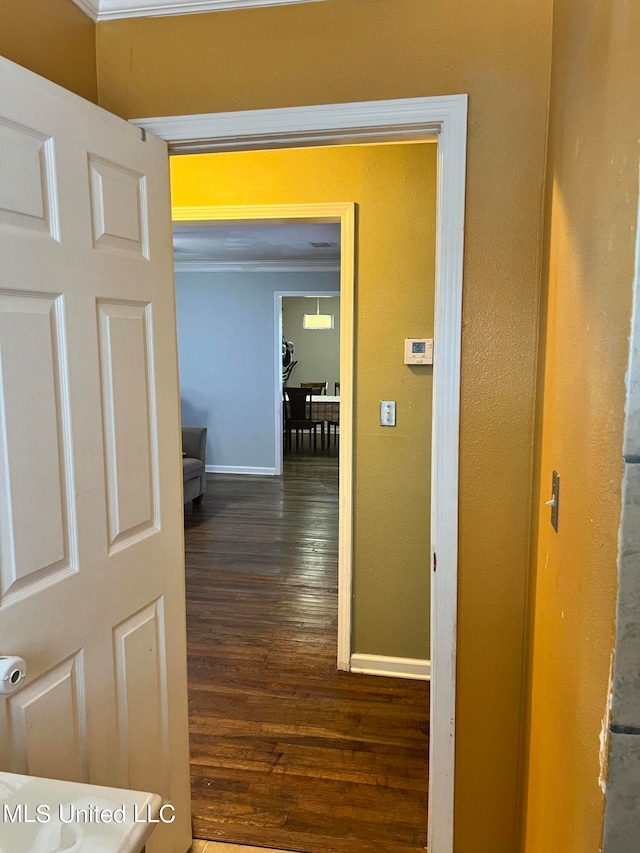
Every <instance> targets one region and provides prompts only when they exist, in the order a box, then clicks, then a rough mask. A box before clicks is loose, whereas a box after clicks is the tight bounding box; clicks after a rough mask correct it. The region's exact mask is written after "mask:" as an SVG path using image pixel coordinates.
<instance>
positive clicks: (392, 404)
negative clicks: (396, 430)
mask: <svg viewBox="0 0 640 853" xmlns="http://www.w3.org/2000/svg"><path fill="white" fill-rule="evenodd" d="M395 425H396V401H395V400H381V401H380V426H388V427H391V426H395Z"/></svg>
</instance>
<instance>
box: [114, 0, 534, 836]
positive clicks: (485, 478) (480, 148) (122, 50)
mask: <svg viewBox="0 0 640 853" xmlns="http://www.w3.org/2000/svg"><path fill="white" fill-rule="evenodd" d="M550 61H551V0H429V2H425V0H327V2H322V3H304V4H301V5H292V6H280V7H271V8H263V9H244V10H238V11H230V12H217V13H213V14H201V15H188V16H178V17H171V18H154V19H146V20H145V19H141V18H139V19H129V20H124V21H114V22H105V23H102V24H99V25H98V78H99V93H100V101H101V103H102V105H103V106H106V107H107V108H108V109H111V110H114V111H115V112H117V113H119V114H120V115H123V116H126V117H132V116H145V115H146V116H151V115H163V114H164V115H166V114H169V115H171V114H180V113H190V112H215V111H220V110H243V109H256V108H266V107H281V106H293V105H300V104H313V103H331V102H342V101H359V100H370V99H371V100H374V99H380V98H402V97H412V96H421V95H437V94H452V93H456V92H468V93H469V95H470V116H469V120H470V125H469V143H468V181H467V212H466V254H465V293H464V330H463V352H462V383H463V389H462V421H461V430H462V432H461V441H462V448H461V460H460V462H461V471H460V489H461V492H460V582H459V610H458V614H459V631H458V636H459V652H458V710H457V713H458V717H457V732H458V737H457V782H456V853H480V851H481V853H487V851H491V853H513V851H515V850H516V849H517V813H518V806H517V791H518V784H517V780H518V760H517V753H518V744H519V742H520V723H521V701H522V667H523V637H524V622H525V617H524V613H525V592H526V577H527V567H528V561H529V545H528V542H529V539H528V537H529V527H530V505H531V488H532V450H533V412H534V391H535V388H534V374H535V369H536V352H537V331H536V321H537V313H538V304H537V300H538V293H539V279H540V269H539V262H540V236H541V221H542V188H543V179H544V158H545V143H546V119H547V107H548V95H549V75H550ZM397 461H398V463H399V464H401V465H403V466H410V464H411V459H410V457H409V456H408V455H401V456H399V458H398V459H397ZM498 500H499V501H500V503H497V501H498ZM383 514H384V505H383V504H381V508H380V515H381V516H382V515H383Z"/></svg>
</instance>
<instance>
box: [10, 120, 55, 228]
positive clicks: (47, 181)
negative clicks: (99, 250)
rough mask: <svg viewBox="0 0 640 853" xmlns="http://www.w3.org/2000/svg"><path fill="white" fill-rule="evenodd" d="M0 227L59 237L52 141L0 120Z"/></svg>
mask: <svg viewBox="0 0 640 853" xmlns="http://www.w3.org/2000/svg"><path fill="white" fill-rule="evenodd" d="M0 225H9V226H13V227H15V228H21V229H24V228H26V229H28V230H30V231H40V232H44V233H46V234H49V235H50V236H52V237H54V238H55V239H58V237H59V225H58V215H57V207H56V191H55V168H54V147H53V139H52V138H50V137H47V136H45V135H43V134H41V133H39V132H38V131H36V130H31V129H30V128H27V127H23V126H21V125H19V124H16V123H14V122H11V121H8V120H4V119H1V118H0Z"/></svg>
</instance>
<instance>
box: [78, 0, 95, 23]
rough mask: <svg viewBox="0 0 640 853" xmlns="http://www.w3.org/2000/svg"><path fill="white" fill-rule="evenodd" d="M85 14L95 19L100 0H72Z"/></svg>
mask: <svg viewBox="0 0 640 853" xmlns="http://www.w3.org/2000/svg"><path fill="white" fill-rule="evenodd" d="M73 2H74V3H75V4H76V6H78V7H79V8H80V9H82V11H83V12H84V13H85V15H88V16H89V17H90V18H91V20H92V21H97V20H98V17H99V15H100V0H73Z"/></svg>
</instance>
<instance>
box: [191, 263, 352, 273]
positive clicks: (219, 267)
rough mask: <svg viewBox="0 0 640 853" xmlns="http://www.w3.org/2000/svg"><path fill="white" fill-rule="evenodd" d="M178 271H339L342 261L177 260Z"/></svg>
mask: <svg viewBox="0 0 640 853" xmlns="http://www.w3.org/2000/svg"><path fill="white" fill-rule="evenodd" d="M174 268H175V271H176V272H180V273H184V272H224V273H226V272H291V273H303V272H339V271H340V261H337V260H331V261H323V260H307V261H302V260H289V261H286V260H285V261H273V260H268V261H176V262H175V264H174Z"/></svg>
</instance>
